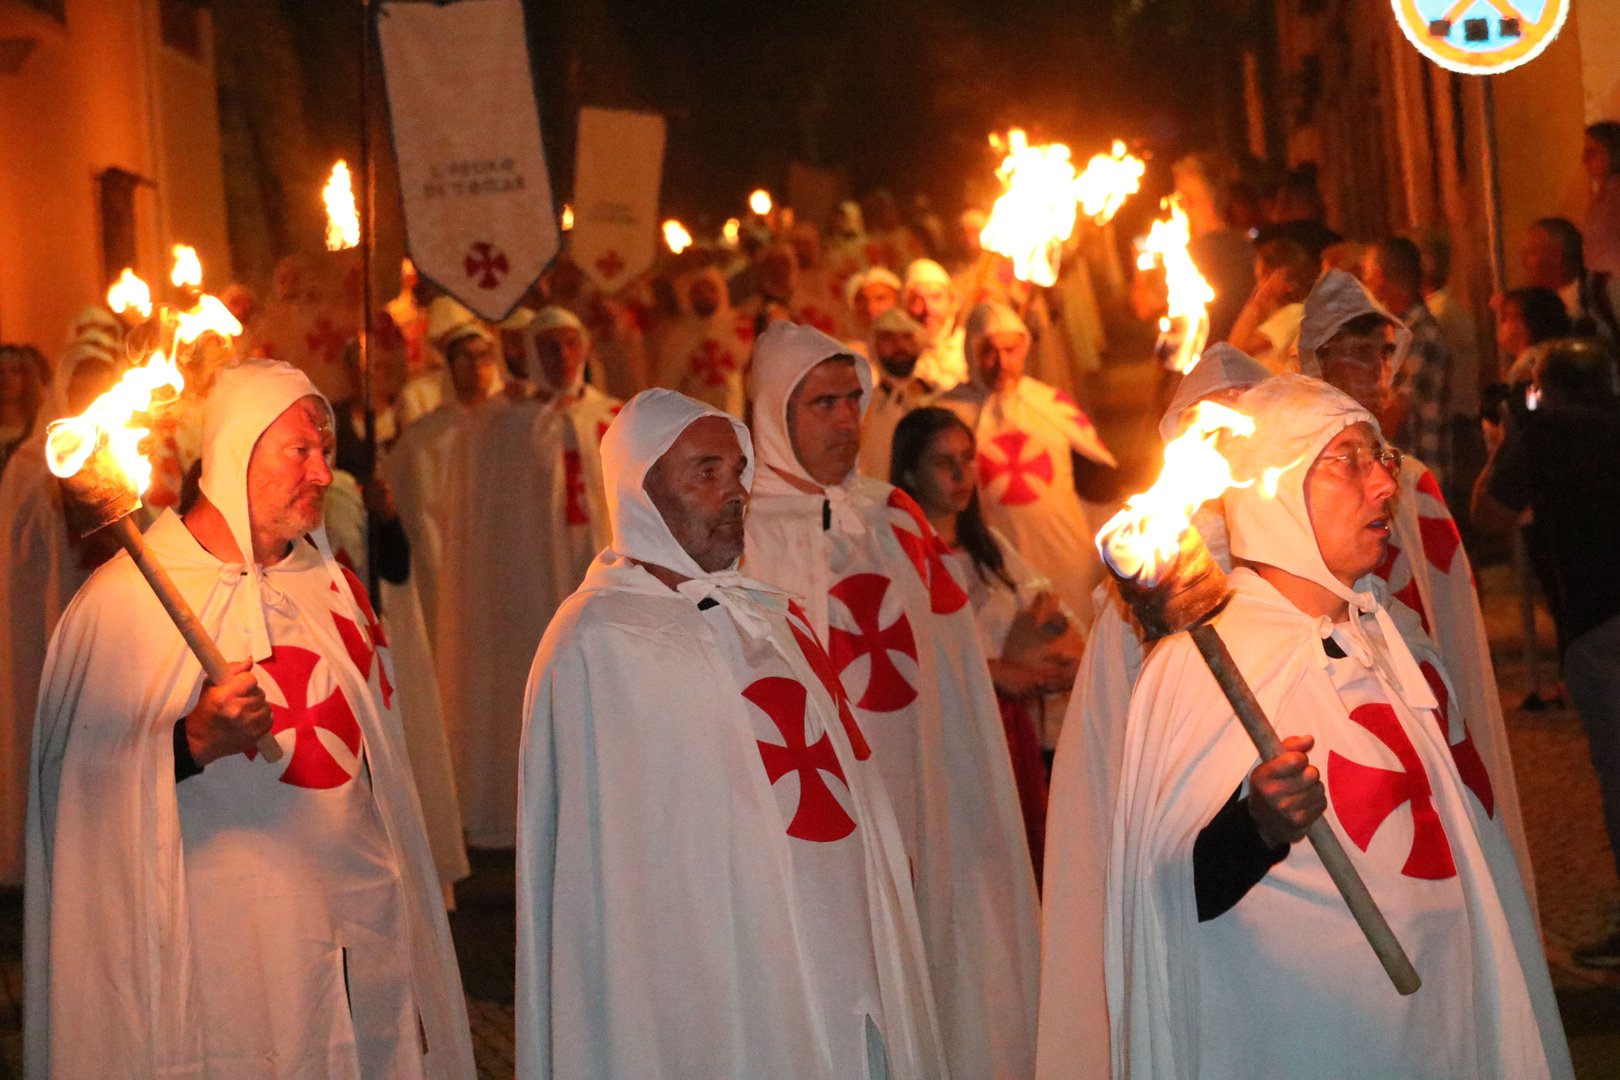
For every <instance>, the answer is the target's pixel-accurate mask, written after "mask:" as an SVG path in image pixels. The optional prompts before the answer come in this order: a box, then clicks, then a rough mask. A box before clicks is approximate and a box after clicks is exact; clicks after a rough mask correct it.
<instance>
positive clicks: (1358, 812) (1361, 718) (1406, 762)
mask: <svg viewBox="0 0 1620 1080" xmlns="http://www.w3.org/2000/svg"><path fill="white" fill-rule="evenodd" d="M1350 719H1351V720H1352V721H1354V722H1355V723H1356V724H1358V725H1360V726H1361V727H1363V728H1365V729H1367V731H1369V732H1371V733H1372V735H1373V737H1374V738H1375V739H1377V740H1378V741H1379V742H1381V743H1383V744H1384V745H1385V746H1386V747H1388V748H1389V750H1390V752H1391V753H1393V754H1394V755H1395V760H1396V761H1397V762H1399V764H1400V769H1399V771H1397V770H1394V769H1385V768H1381V767H1378V766H1373V765H1363V764H1361V763H1360V762H1359V761H1351V760H1350V759H1349V758H1347V757H1344V756H1343V755H1342V754H1340V753H1339V752H1338V751H1332V752H1330V753H1329V754H1328V768H1327V779H1328V795H1329V797H1330V798H1331V799H1332V800H1333V809H1334V811H1335V812H1336V813H1337V814H1338V815H1339V822H1340V824H1342V825H1343V826H1344V831H1345V833H1346V835H1348V836H1349V837H1350V839H1351V840H1353V841H1354V842H1355V845H1356V846H1357V847H1358V848H1360V849H1361V850H1362V851H1366V850H1367V846H1368V845H1369V844H1371V843H1372V839H1373V836H1375V835H1376V834H1377V832H1378V828H1379V826H1381V825H1382V824H1383V823H1384V820H1385V819H1386V818H1388V817H1389V816H1390V815H1391V814H1393V813H1394V812H1395V811H1396V810H1398V809H1400V808H1401V807H1402V806H1404V805H1406V804H1407V803H1411V804H1412V848H1411V850H1410V851H1409V852H1407V856H1406V863H1405V865H1404V866H1402V867H1401V873H1402V874H1403V875H1404V876H1406V877H1410V878H1421V879H1423V880H1426V881H1441V880H1444V879H1445V878H1449V877H1454V876H1456V873H1457V864H1456V863H1455V862H1453V861H1452V858H1451V842H1450V841H1448V840H1447V839H1446V830H1445V826H1444V825H1442V824H1441V822H1440V814H1439V812H1438V811H1437V810H1435V808H1434V798H1433V794H1434V791H1433V789H1432V788H1431V787H1430V786H1429V776H1428V773H1426V772H1424V770H1423V762H1422V761H1421V760H1420V759H1419V758H1418V753H1417V748H1416V747H1414V746H1413V745H1412V740H1411V738H1410V737H1409V736H1408V735H1407V734H1406V729H1405V728H1403V727H1401V721H1400V718H1399V717H1397V716H1396V715H1395V710H1394V709H1393V708H1391V707H1390V706H1389V705H1387V704H1385V703H1383V702H1374V703H1372V704H1368V705H1360V706H1357V707H1356V708H1355V709H1354V710H1353V711H1352V712H1351V713H1350Z"/></svg>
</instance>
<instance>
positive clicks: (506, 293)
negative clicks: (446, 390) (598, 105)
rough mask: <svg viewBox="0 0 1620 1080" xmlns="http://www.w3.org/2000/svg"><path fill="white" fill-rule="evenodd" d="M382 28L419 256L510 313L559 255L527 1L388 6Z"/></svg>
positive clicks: (440, 275)
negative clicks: (525, 10)
mask: <svg viewBox="0 0 1620 1080" xmlns="http://www.w3.org/2000/svg"><path fill="white" fill-rule="evenodd" d="M377 25H378V35H379V37H380V40H381V42H382V59H383V75H384V79H385V81H386V83H387V87H388V111H389V115H390V119H391V126H392V128H393V137H394V151H395V154H396V156H397V157H398V159H399V187H400V192H401V196H402V201H403V202H404V207H405V232H406V237H407V247H408V248H409V251H410V255H411V260H412V261H413V262H414V263H415V264H416V269H417V272H418V273H420V274H422V275H423V276H424V277H426V278H428V279H429V280H430V281H432V282H433V283H434V284H436V285H439V286H440V287H442V288H443V289H444V290H445V291H446V292H448V293H450V295H452V296H454V297H455V298H456V299H457V300H459V301H461V302H462V303H463V304H465V305H466V306H467V307H469V308H471V309H472V310H473V311H474V312H476V313H477V314H478V315H480V316H481V317H483V318H485V319H489V320H492V321H499V320H501V319H504V318H506V316H507V315H509V314H511V312H512V309H513V308H514V307H516V306H517V303H518V301H519V300H521V299H522V298H523V294H524V293H526V292H527V291H528V290H529V286H531V285H533V284H534V283H535V281H536V280H538V279H539V277H540V273H541V271H543V270H544V269H545V267H546V264H547V263H548V262H550V261H551V257H552V256H553V255H555V254H556V253H557V219H556V212H555V209H554V207H553V206H552V202H551V180H550V177H549V176H548V175H547V173H546V154H545V149H544V148H543V147H542V146H541V143H540V113H539V109H538V108H537V106H536V104H535V98H534V80H533V77H532V75H531V73H530V70H529V50H528V44H527V42H528V38H527V37H526V35H525V32H524V28H523V6H522V3H521V2H520V0H460V2H458V3H452V4H444V5H440V4H423V3H390V4H383V5H382V11H381V14H380V16H379V18H378V21H377Z"/></svg>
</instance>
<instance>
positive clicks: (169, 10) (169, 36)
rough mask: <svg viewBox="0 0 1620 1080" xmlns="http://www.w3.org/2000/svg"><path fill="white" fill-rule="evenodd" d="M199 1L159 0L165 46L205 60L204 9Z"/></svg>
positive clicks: (193, 57) (159, 17)
mask: <svg viewBox="0 0 1620 1080" xmlns="http://www.w3.org/2000/svg"><path fill="white" fill-rule="evenodd" d="M204 6H205V5H203V4H200V3H198V2H197V0H158V21H159V22H160V23H161V24H162V27H163V44H165V45H167V46H168V47H169V48H171V49H178V50H179V51H180V52H183V53H185V54H186V55H187V56H189V57H191V58H192V59H194V60H201V59H202V58H203V7H204Z"/></svg>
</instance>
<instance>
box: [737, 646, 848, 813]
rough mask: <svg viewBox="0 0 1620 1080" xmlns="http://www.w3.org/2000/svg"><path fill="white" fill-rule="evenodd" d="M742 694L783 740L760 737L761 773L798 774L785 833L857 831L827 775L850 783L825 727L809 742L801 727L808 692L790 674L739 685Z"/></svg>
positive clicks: (771, 776)
mask: <svg viewBox="0 0 1620 1080" xmlns="http://www.w3.org/2000/svg"><path fill="white" fill-rule="evenodd" d="M743 697H744V698H746V699H747V700H748V701H749V702H750V703H752V704H753V705H754V706H755V707H756V708H758V709H759V711H760V712H762V713H764V714H765V715H766V716H767V717H769V718H770V720H771V722H772V723H773V724H775V725H776V730H777V731H779V732H781V733H782V742H781V743H780V744H778V743H769V742H765V741H763V740H756V741H758V743H759V756H760V758H761V760H763V761H764V763H765V776H766V777H767V778H768V779H769V780H770V782H771V786H772V787H774V786H775V785H776V782H777V781H778V780H780V779H782V778H783V777H784V776H786V775H787V774H788V773H795V774H797V775H798V778H799V805H798V808H797V809H796V810H795V811H794V813H793V820H792V821H790V822H789V823H788V827H787V834H788V835H789V836H791V837H794V838H796V839H799V840H809V841H811V842H813V843H818V844H828V843H832V842H834V841H837V840H842V839H843V838H844V837H846V836H848V835H849V834H850V833H852V832H854V831H855V819H854V818H852V817H850V816H849V811H847V810H845V809H844V806H843V804H842V803H840V802H839V801H838V796H837V795H835V794H833V790H832V788H831V787H829V786H828V784H827V781H826V779H824V777H825V776H829V775H830V776H835V777H837V778H838V782H839V783H841V784H843V785H844V786H845V788H846V789H847V788H848V782H847V781H846V780H845V779H844V770H843V767H842V766H840V765H839V764H838V754H837V752H836V751H835V750H834V749H833V746H832V741H831V740H830V739H828V738H827V733H826V732H822V733H821V738H819V739H817V740H816V741H815V742H814V743H812V742H810V740H809V738H808V735H807V733H806V730H805V705H806V703H807V701H808V694H807V692H806V691H805V688H804V687H803V686H802V685H801V684H799V683H798V682H796V681H795V680H793V679H786V678H781V677H779V676H770V677H767V678H764V679H759V680H756V681H755V682H753V683H751V684H749V686H748V688H747V689H745V690H744V691H743Z"/></svg>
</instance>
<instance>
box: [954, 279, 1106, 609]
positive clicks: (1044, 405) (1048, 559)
mask: <svg viewBox="0 0 1620 1080" xmlns="http://www.w3.org/2000/svg"><path fill="white" fill-rule="evenodd" d="M1029 343H1030V338H1029V331H1028V330H1027V329H1025V327H1024V321H1023V320H1022V319H1020V318H1019V317H1018V313H1017V312H1015V311H1013V309H1012V308H1010V307H1007V306H1006V305H1005V304H998V303H993V302H992V303H986V304H980V305H979V306H978V307H976V308H974V309H973V312H972V314H971V315H969V316H968V321H967V332H966V336H965V339H964V348H965V350H966V356H967V359H968V362H969V364H970V366H971V374H972V381H971V382H967V383H963V384H962V385H961V386H958V387H957V388H956V389H954V390H952V391H951V392H949V393H947V394H946V395H945V396H944V397H942V398H940V399H939V402H938V403H939V404H940V405H943V406H944V407H946V408H948V409H950V410H951V411H953V412H955V413H956V414H957V415H958V416H960V417H961V418H962V420H963V421H964V422H965V423H966V424H967V425H968V427H970V428H972V429H973V431H974V433H975V435H976V437H977V439H978V472H979V493H980V505H981V506H982V507H983V509H984V517H985V521H986V522H987V523H988V524H990V525H991V526H993V527H994V528H997V529H999V530H1001V532H1002V533H1004V534H1005V535H1006V536H1007V538H1008V539H1009V540H1011V541H1012V544H1013V546H1014V547H1015V548H1017V549H1018V552H1019V554H1021V555H1023V557H1024V558H1025V559H1026V560H1027V561H1028V562H1029V564H1030V565H1031V566H1033V567H1034V568H1035V569H1036V570H1038V571H1040V572H1041V573H1042V574H1044V575H1045V576H1046V577H1047V578H1048V579H1049V580H1050V581H1051V582H1052V584H1053V586H1054V587H1055V588H1056V589H1057V593H1058V596H1059V597H1060V598H1061V599H1062V600H1063V602H1064V603H1066V604H1068V605H1069V607H1070V609H1071V610H1073V611H1075V612H1077V613H1078V614H1079V615H1080V618H1081V621H1082V622H1083V623H1086V622H1090V620H1091V590H1092V589H1093V588H1095V587H1096V585H1097V582H1098V580H1100V578H1101V576H1102V569H1101V563H1100V562H1099V560H1098V558H1097V550H1096V546H1095V545H1094V544H1093V543H1092V539H1091V537H1092V529H1091V526H1090V524H1089V523H1088V522H1087V520H1086V512H1085V508H1084V507H1083V506H1082V505H1081V503H1080V496H1079V494H1078V493H1077V492H1076V491H1075V487H1074V459H1073V456H1072V455H1074V454H1079V455H1080V456H1082V457H1084V458H1086V459H1087V460H1089V461H1093V462H1096V463H1097V464H1099V465H1106V466H1108V467H1110V468H1112V467H1113V466H1114V465H1115V464H1116V462H1115V460H1114V455H1113V454H1111V453H1109V452H1108V448H1107V447H1106V446H1104V445H1103V442H1102V439H1101V437H1099V436H1098V434H1097V429H1096V428H1095V427H1093V426H1092V423H1091V418H1090V417H1088V416H1086V414H1085V413H1084V412H1082V411H1081V410H1080V407H1079V406H1078V405H1076V404H1075V403H1074V399H1073V398H1071V397H1069V395H1068V394H1065V393H1063V392H1062V391H1061V390H1057V389H1054V388H1053V387H1051V386H1048V385H1047V384H1046V383H1043V382H1040V381H1039V380H1036V379H1032V378H1030V377H1029V376H1027V375H1025V374H1024V363H1025V360H1026V359H1027V357H1028V355H1029Z"/></svg>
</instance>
